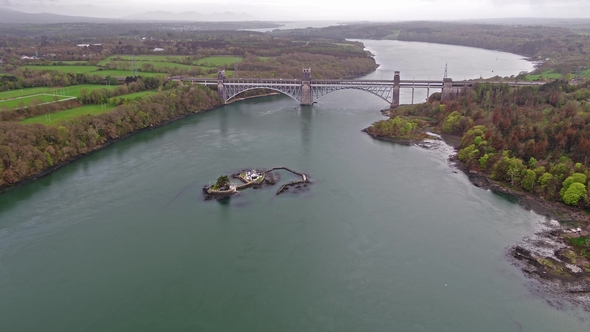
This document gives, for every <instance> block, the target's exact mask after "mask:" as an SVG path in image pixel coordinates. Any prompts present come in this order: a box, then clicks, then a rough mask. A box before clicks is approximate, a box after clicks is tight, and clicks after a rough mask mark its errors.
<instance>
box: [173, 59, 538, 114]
mask: <svg viewBox="0 0 590 332" xmlns="http://www.w3.org/2000/svg"><path fill="white" fill-rule="evenodd" d="M168 79H169V80H174V81H184V82H191V83H193V84H204V85H215V86H217V92H218V94H219V96H220V97H221V98H222V99H223V100H224V101H225V102H226V103H227V102H228V101H229V100H231V99H232V98H234V97H236V96H237V95H239V94H240V93H242V92H245V91H249V90H254V89H268V90H273V91H277V92H280V93H282V94H285V95H287V96H289V97H291V98H293V99H294V100H296V101H297V102H299V103H300V104H301V105H312V104H314V103H315V102H316V101H317V100H318V99H320V98H321V97H323V96H325V95H327V94H328V93H331V92H334V91H338V90H344V89H355V90H362V91H367V92H369V93H372V94H374V95H376V96H377V97H379V98H381V99H383V100H385V101H386V102H388V103H389V104H390V105H391V107H397V106H399V105H400V103H399V91H400V89H401V88H405V89H412V103H413V102H414V90H415V89H426V90H427V92H426V98H428V96H429V95H430V89H441V90H442V99H443V100H444V99H448V98H450V97H451V96H453V95H456V94H459V93H460V92H461V91H462V90H463V89H464V88H465V87H468V86H472V85H474V84H476V83H484V82H485V81H481V82H480V81H457V82H454V81H453V80H452V79H450V78H444V79H443V80H440V81H436V80H401V79H400V72H399V71H396V72H395V74H394V77H393V80H355V79H339V80H312V79H311V68H304V69H303V71H302V75H301V79H280V78H272V79H270V78H227V77H225V70H222V69H220V70H219V71H218V73H217V79H214V78H198V77H182V76H175V77H169V78H168ZM507 84H509V85H510V86H530V85H538V83H531V82H510V83H507Z"/></svg>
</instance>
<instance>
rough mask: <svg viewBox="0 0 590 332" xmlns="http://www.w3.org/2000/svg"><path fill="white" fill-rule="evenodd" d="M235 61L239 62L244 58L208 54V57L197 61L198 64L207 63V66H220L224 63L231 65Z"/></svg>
mask: <svg viewBox="0 0 590 332" xmlns="http://www.w3.org/2000/svg"><path fill="white" fill-rule="evenodd" d="M234 60H235V62H241V61H242V60H244V59H243V58H241V57H233V56H210V57H208V58H203V59H200V60H199V61H197V64H198V65H201V66H202V65H205V64H208V65H209V67H220V66H226V65H233V64H234Z"/></svg>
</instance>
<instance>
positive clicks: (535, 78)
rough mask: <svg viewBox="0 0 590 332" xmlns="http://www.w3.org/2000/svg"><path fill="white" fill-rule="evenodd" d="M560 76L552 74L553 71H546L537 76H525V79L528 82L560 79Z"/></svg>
mask: <svg viewBox="0 0 590 332" xmlns="http://www.w3.org/2000/svg"><path fill="white" fill-rule="evenodd" d="M561 76H562V75H561V74H559V73H554V72H553V71H551V70H548V71H545V72H542V73H541V74H537V75H527V76H526V79H527V80H529V81H538V80H542V79H558V78H561Z"/></svg>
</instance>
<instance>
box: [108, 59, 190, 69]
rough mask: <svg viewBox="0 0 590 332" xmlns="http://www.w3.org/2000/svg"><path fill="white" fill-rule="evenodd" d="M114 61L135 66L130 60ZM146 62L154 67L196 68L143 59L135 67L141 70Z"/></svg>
mask: <svg viewBox="0 0 590 332" xmlns="http://www.w3.org/2000/svg"><path fill="white" fill-rule="evenodd" d="M110 62H111V61H107V62H104V63H102V61H101V63H99V64H100V65H103V66H104V65H105V64H107V63H110ZM114 62H115V63H117V65H119V64H124V63H126V64H128V65H129V67H132V66H133V64H132V62H130V61H114ZM146 63H149V64H151V65H153V66H154V68H157V69H162V68H165V67H168V68H180V69H183V68H187V69H193V68H195V67H194V66H191V65H184V64H181V63H174V62H165V61H143V62H136V63H135V68H136V69H137V71H139V70H140V69H141V65H142V64H146ZM119 68H120V67H119Z"/></svg>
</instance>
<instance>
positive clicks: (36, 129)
mask: <svg viewBox="0 0 590 332" xmlns="http://www.w3.org/2000/svg"><path fill="white" fill-rule="evenodd" d="M221 104H222V101H221V100H220V98H219V97H218V96H217V93H216V92H215V91H213V90H210V89H208V88H206V87H203V86H197V85H194V86H184V85H180V84H179V85H178V86H176V87H171V88H170V89H169V90H164V91H162V92H160V93H157V94H155V95H152V96H148V97H145V98H142V99H140V100H138V101H132V102H130V103H128V104H125V105H121V106H118V107H117V108H115V109H114V110H113V111H111V112H108V113H103V114H100V115H97V116H90V115H88V116H81V117H79V118H76V119H73V120H69V121H66V122H63V123H61V124H59V125H57V126H46V125H43V124H29V125H22V124H19V123H16V122H4V121H3V122H0V188H6V187H9V186H12V185H14V184H16V183H18V182H19V181H22V180H24V179H26V178H28V177H31V176H35V175H38V174H40V173H42V172H44V171H46V170H47V169H49V168H51V167H53V166H55V165H58V164H62V163H65V162H68V161H70V160H73V159H75V158H77V157H79V156H80V155H83V154H86V153H88V152H91V151H94V150H97V149H99V148H101V147H102V146H103V145H104V144H105V143H108V142H110V141H113V140H116V139H119V138H122V137H125V136H126V135H129V134H131V133H133V132H136V131H138V130H141V129H145V128H148V127H152V126H158V125H159V124H162V123H164V122H166V121H169V120H172V119H176V118H179V117H182V116H186V115H188V114H191V113H195V112H200V111H203V110H207V109H211V108H213V107H216V106H218V105H221Z"/></svg>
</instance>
